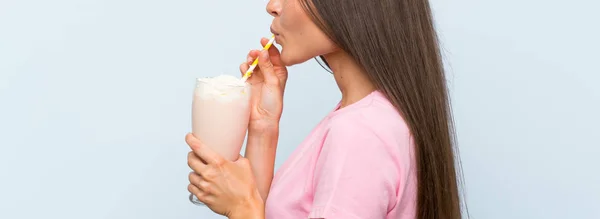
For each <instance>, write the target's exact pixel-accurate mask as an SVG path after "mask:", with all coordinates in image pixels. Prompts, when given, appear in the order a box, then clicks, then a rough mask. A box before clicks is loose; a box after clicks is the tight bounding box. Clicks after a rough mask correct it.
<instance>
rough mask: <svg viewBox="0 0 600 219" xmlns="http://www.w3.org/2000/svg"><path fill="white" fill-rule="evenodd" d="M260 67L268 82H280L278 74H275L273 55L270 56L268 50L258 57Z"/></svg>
mask: <svg viewBox="0 0 600 219" xmlns="http://www.w3.org/2000/svg"><path fill="white" fill-rule="evenodd" d="M258 67H259V68H260V71H261V73H262V74H263V77H264V78H265V83H266V84H271V85H275V84H279V79H278V78H277V75H275V70H274V69H273V63H272V62H271V57H270V56H269V51H268V50H263V51H261V52H260V56H259V58H258Z"/></svg>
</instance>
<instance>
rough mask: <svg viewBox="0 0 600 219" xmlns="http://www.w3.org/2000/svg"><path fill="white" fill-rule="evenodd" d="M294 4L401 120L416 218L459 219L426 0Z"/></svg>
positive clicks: (450, 131) (442, 86) (448, 118)
mask: <svg viewBox="0 0 600 219" xmlns="http://www.w3.org/2000/svg"><path fill="white" fill-rule="evenodd" d="M300 2H301V3H302V6H303V7H304V9H305V10H306V12H307V13H308V14H309V15H310V16H311V18H312V19H313V21H314V22H315V23H316V24H317V25H318V26H319V28H320V29H321V30H323V32H325V34H326V35H327V36H328V37H329V38H330V39H331V40H332V41H333V42H334V43H335V44H337V46H338V47H339V48H340V49H342V50H344V51H345V52H346V53H348V54H349V55H350V56H352V57H353V58H354V59H355V60H356V61H357V63H358V64H359V65H361V66H362V67H363V68H364V69H365V72H366V73H367V76H368V78H369V79H370V80H371V81H372V82H373V84H375V86H376V87H377V89H378V90H380V91H381V92H383V93H384V94H385V95H386V96H387V98H388V99H389V100H390V101H391V102H392V103H393V104H394V106H395V107H396V108H397V110H398V112H399V113H400V114H401V115H402V116H403V118H404V120H405V121H406V123H407V125H408V127H409V129H410V131H411V134H412V137H413V141H414V144H415V159H416V165H417V181H418V188H417V189H418V192H417V200H416V202H417V215H416V217H417V218H419V219H459V218H461V198H460V193H459V183H460V182H459V180H458V179H459V177H458V176H459V175H460V173H459V171H458V170H460V168H457V166H458V167H460V165H459V162H458V161H460V159H458V157H457V156H458V152H457V150H456V148H455V147H454V142H455V137H454V136H455V135H454V128H453V120H452V113H451V108H450V101H449V98H448V91H447V87H446V78H445V75H444V69H443V65H442V59H441V55H440V49H439V45H438V38H437V34H436V31H435V28H434V24H433V18H432V13H431V8H430V6H429V1H428V0H376V1H374V0H345V1H337V0H301V1H300ZM325 63H326V62H325ZM326 64H327V63H326ZM455 157H456V158H455Z"/></svg>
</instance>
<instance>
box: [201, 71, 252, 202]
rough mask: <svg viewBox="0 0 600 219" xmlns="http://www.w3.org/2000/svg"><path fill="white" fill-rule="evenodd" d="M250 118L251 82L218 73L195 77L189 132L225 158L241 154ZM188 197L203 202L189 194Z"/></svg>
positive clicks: (235, 157) (233, 157)
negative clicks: (214, 75) (210, 75)
mask: <svg viewBox="0 0 600 219" xmlns="http://www.w3.org/2000/svg"><path fill="white" fill-rule="evenodd" d="M249 119H250V85H249V84H248V83H246V82H243V81H242V80H241V79H239V78H236V77H233V76H230V75H220V76H217V77H212V78H198V79H197V82H196V88H195V89H194V96H193V101H192V134H193V135H194V136H195V137H196V138H198V139H200V141H202V143H203V144H204V145H206V146H208V147H210V148H211V149H212V150H214V151H215V152H216V153H218V154H219V155H221V156H223V157H224V158H225V159H228V160H231V161H235V160H237V158H238V157H239V155H240V150H241V149H242V144H243V143H244V138H245V137H246V131H247V129H248V122H249ZM189 199H190V201H191V202H192V203H194V204H198V205H203V204H202V203H201V202H200V201H198V199H197V198H196V197H195V196H194V195H193V194H190V197H189Z"/></svg>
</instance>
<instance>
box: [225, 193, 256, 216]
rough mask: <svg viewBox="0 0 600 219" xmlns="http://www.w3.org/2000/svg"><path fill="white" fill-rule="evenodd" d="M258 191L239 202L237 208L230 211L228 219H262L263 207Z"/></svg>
mask: <svg viewBox="0 0 600 219" xmlns="http://www.w3.org/2000/svg"><path fill="white" fill-rule="evenodd" d="M264 206H265V205H264V202H263V200H262V199H261V198H260V194H258V191H257V192H256V193H255V195H253V196H252V197H250V198H249V199H248V200H246V201H245V202H244V203H242V204H241V206H240V207H239V208H237V209H236V210H235V211H233V212H231V215H229V217H228V218H229V219H264V218H265V207H264Z"/></svg>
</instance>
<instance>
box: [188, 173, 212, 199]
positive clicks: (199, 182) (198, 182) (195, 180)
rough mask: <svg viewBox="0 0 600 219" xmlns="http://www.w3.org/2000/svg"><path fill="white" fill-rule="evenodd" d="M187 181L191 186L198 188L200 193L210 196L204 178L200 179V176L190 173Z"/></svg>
mask: <svg viewBox="0 0 600 219" xmlns="http://www.w3.org/2000/svg"><path fill="white" fill-rule="evenodd" d="M189 180H190V183H191V184H192V185H194V186H196V187H197V188H199V189H200V190H201V191H202V192H204V193H206V194H211V190H210V183H209V182H208V181H206V180H204V178H202V176H200V175H198V174H197V173H195V172H191V173H190V174H189Z"/></svg>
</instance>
